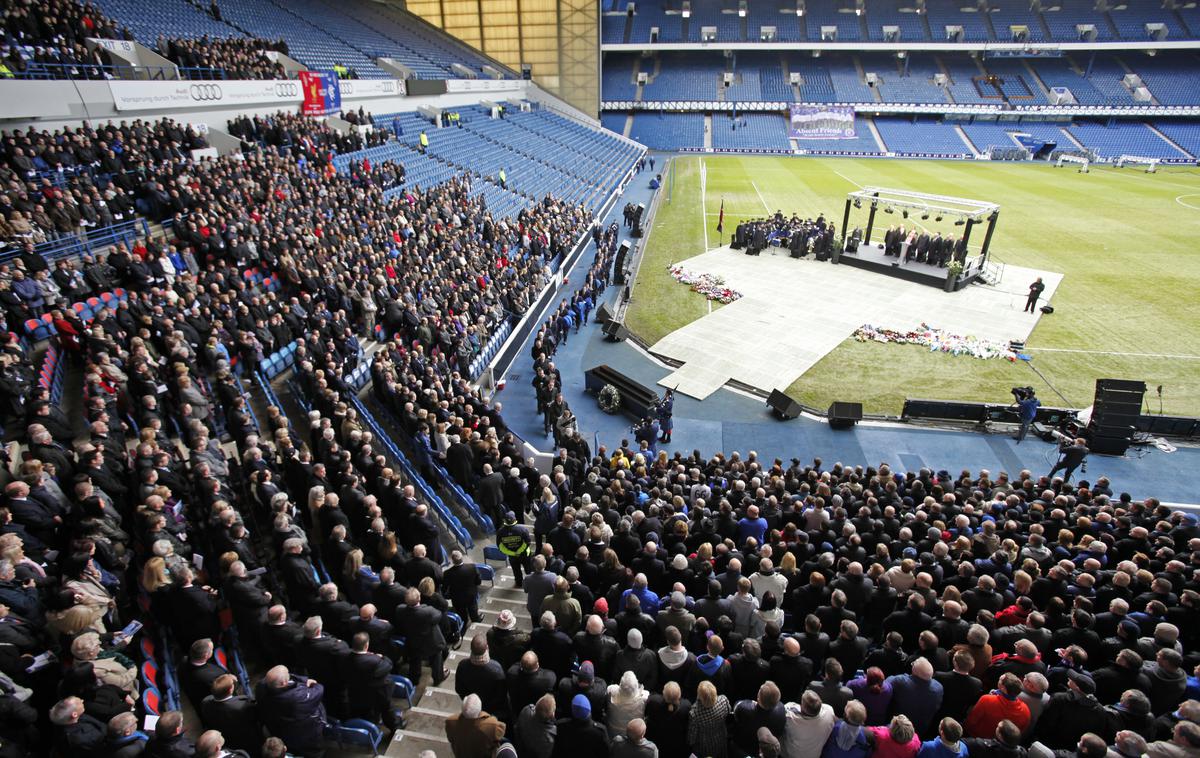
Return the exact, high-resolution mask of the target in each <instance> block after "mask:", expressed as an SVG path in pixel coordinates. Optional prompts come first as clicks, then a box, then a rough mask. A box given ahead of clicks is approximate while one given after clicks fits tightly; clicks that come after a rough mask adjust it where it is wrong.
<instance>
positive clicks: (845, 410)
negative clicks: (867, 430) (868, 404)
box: [826, 400, 863, 429]
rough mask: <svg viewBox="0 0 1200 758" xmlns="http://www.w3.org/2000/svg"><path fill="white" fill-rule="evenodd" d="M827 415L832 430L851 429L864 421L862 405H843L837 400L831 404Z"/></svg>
mask: <svg viewBox="0 0 1200 758" xmlns="http://www.w3.org/2000/svg"><path fill="white" fill-rule="evenodd" d="M826 415H827V416H828V417H829V426H830V428H831V429H849V428H850V427H852V426H854V425H855V424H857V423H858V422H859V421H862V417H863V410H862V403H843V402H840V401H836V400H835V401H834V402H832V403H830V405H829V411H828V412H827V413H826Z"/></svg>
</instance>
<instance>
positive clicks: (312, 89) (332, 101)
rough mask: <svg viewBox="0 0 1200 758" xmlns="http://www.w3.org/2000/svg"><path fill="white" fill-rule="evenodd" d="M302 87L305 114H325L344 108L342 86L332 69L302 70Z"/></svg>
mask: <svg viewBox="0 0 1200 758" xmlns="http://www.w3.org/2000/svg"><path fill="white" fill-rule="evenodd" d="M300 88H301V89H302V90H303V91H304V105H303V106H302V112H303V113H304V115H306V116H325V115H328V114H330V113H337V112H338V111H340V110H341V109H342V88H341V85H340V83H339V82H338V78H337V74H335V73H333V72H331V71H301V72H300Z"/></svg>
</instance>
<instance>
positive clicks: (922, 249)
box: [883, 226, 967, 268]
mask: <svg viewBox="0 0 1200 758" xmlns="http://www.w3.org/2000/svg"><path fill="white" fill-rule="evenodd" d="M883 253H884V255H889V256H895V257H897V258H899V259H900V262H901V263H908V262H909V261H917V262H918V263H927V264H929V265H930V266H939V267H941V268H945V267H946V266H947V265H948V264H949V263H950V261H952V260H953V261H957V262H958V263H960V264H963V263H966V260H967V241H966V240H964V239H963V238H962V237H952V236H949V235H947V236H945V237H943V236H942V233H941V232H935V233H934V234H933V235H930V234H929V232H928V231H920V232H918V231H917V230H916V229H915V228H914V229H910V230H905V228H904V227H903V226H898V227H897V226H893V227H889V228H888V230H887V234H885V235H883Z"/></svg>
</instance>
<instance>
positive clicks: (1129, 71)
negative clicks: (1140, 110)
mask: <svg viewBox="0 0 1200 758" xmlns="http://www.w3.org/2000/svg"><path fill="white" fill-rule="evenodd" d="M1113 60H1114V61H1116V62H1117V65H1119V66H1120V67H1121V68H1122V69H1123V70H1124V71H1125V73H1127V74H1136V73H1137V72H1136V71H1134V70H1133V67H1132V66H1130V65H1129V64H1128V63H1126V62H1125V59H1124V58H1122V57H1121V56H1119V55H1114V56H1113ZM1142 84H1143V85H1144V86H1145V87H1146V91H1147V92H1149V93H1150V104H1151V105H1160V103H1159V102H1158V96H1157V95H1155V94H1154V90H1152V89H1150V85H1149V84H1147V83H1146V82H1145V81H1143V82H1142ZM1125 89H1126V90H1129V87H1128V86H1126V87H1125ZM1129 96H1130V97H1133V91H1132V90H1130V91H1129Z"/></svg>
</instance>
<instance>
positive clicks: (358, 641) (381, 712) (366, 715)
mask: <svg viewBox="0 0 1200 758" xmlns="http://www.w3.org/2000/svg"><path fill="white" fill-rule="evenodd" d="M370 644H371V638H370V636H369V635H368V634H367V633H366V632H357V633H356V634H355V635H354V639H352V640H351V641H350V655H349V656H348V657H347V658H346V664H345V666H346V695H347V696H348V700H349V703H350V705H349V708H348V709H347V714H348V715H349V716H350V717H351V718H362V719H366V720H367V721H372V722H378V721H379V720H380V717H381V716H382V719H383V723H384V724H386V725H387V726H388V727H389V728H395V725H396V717H395V712H394V711H393V710H392V687H393V683H392V677H391V674H392V662H391V661H390V660H388V659H387V658H384V657H383V656H382V655H380V654H378V653H372V652H371V651H370V650H369V649H368V648H369V647H370ZM414 684H415V682H414Z"/></svg>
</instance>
